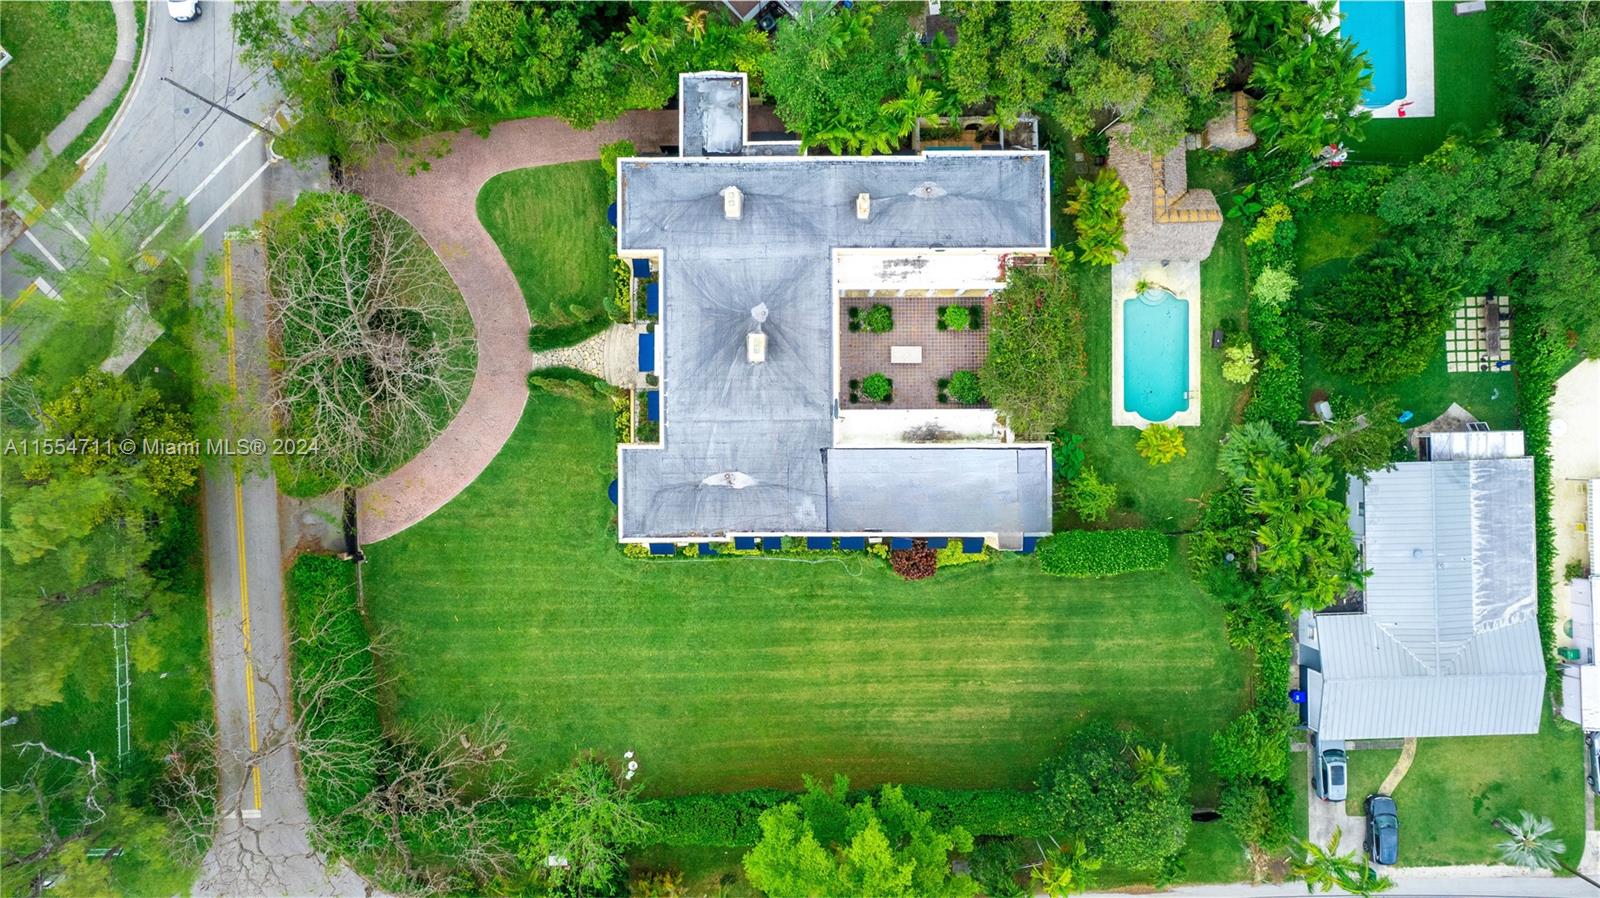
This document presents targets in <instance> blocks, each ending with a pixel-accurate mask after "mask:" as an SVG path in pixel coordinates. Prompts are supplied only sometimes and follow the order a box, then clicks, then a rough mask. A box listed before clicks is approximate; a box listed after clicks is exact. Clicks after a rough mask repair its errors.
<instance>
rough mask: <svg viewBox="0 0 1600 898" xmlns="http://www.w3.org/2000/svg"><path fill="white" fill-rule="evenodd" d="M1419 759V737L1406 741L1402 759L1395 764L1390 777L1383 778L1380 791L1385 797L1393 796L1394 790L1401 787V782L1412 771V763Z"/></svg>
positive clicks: (1401, 750)
mask: <svg viewBox="0 0 1600 898" xmlns="http://www.w3.org/2000/svg"><path fill="white" fill-rule="evenodd" d="M1416 759H1417V737H1415V736H1412V737H1410V738H1408V739H1406V743H1405V746H1404V747H1402V748H1401V749H1400V757H1399V759H1397V760H1396V761H1395V762H1394V767H1393V768H1392V769H1391V770H1390V771H1389V775H1388V776H1386V777H1384V778H1383V785H1381V786H1379V787H1378V791H1379V792H1382V793H1383V794H1384V795H1393V794H1394V790H1395V789H1397V788H1399V787H1400V781H1401V780H1403V779H1405V778H1406V774H1407V773H1409V772H1410V771H1411V762H1412V761H1415V760H1416Z"/></svg>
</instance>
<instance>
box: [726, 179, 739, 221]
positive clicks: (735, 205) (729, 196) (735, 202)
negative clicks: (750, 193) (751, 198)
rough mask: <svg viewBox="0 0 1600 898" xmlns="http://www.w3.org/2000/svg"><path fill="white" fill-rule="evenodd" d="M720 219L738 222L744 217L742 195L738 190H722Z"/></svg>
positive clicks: (733, 188) (730, 187) (732, 188)
mask: <svg viewBox="0 0 1600 898" xmlns="http://www.w3.org/2000/svg"><path fill="white" fill-rule="evenodd" d="M722 217H723V218H726V219H728V220H729V221H738V220H739V219H740V218H742V217H744V194H743V193H740V192H739V188H737V187H733V186H728V187H724V188H722Z"/></svg>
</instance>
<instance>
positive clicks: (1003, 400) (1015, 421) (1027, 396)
mask: <svg viewBox="0 0 1600 898" xmlns="http://www.w3.org/2000/svg"><path fill="white" fill-rule="evenodd" d="M1086 376H1087V363H1086V361H1085V355H1084V347H1083V307H1082V305H1081V304H1080V303H1079V301H1078V296H1077V294H1076V293H1075V292H1074V291H1073V288H1072V281H1071V280H1070V279H1069V278H1068V277H1067V276H1066V275H1065V274H1062V273H1061V272H1060V271H1059V270H1058V269H1057V268H1056V267H1055V266H1053V265H1051V266H1048V267H1044V268H1032V267H1028V266H1020V267H1013V268H1012V269H1011V270H1010V271H1009V272H1007V274H1006V287H1005V289H1004V290H1002V291H1000V292H999V293H998V294H996V295H995V298H994V310H993V320H992V321H991V322H990V324H989V357H988V358H987V359H985V360H984V363H983V371H982V372H981V373H979V375H978V382H979V383H980V384H981V386H982V387H983V395H984V396H985V397H987V398H988V400H989V401H990V402H991V403H993V404H994V407H995V408H996V409H998V410H999V411H1000V413H1001V414H1003V415H1004V416H1005V418H1006V423H1007V424H1008V425H1009V426H1010V427H1011V429H1012V430H1014V431H1016V432H1017V433H1018V434H1021V435H1023V436H1025V437H1030V438H1035V437H1042V436H1043V435H1045V434H1047V433H1049V432H1050V431H1051V430H1053V429H1055V427H1056V426H1057V425H1059V424H1061V423H1062V422H1063V421H1065V420H1066V419H1067V411H1068V409H1069V408H1070V407H1071V405H1072V398H1073V397H1074V396H1076V395H1077V394H1078V391H1079V390H1080V389H1082V388H1083V382H1084V378H1085V377H1086Z"/></svg>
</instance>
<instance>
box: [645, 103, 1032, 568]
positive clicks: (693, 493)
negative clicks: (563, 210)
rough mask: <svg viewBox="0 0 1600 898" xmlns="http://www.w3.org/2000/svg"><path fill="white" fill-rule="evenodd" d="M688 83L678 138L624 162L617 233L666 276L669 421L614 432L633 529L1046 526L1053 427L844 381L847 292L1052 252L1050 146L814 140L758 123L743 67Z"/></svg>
mask: <svg viewBox="0 0 1600 898" xmlns="http://www.w3.org/2000/svg"><path fill="white" fill-rule="evenodd" d="M679 87H680V94H679V96H680V103H679V110H680V116H681V121H680V146H681V150H680V155H679V156H678V157H675V158H674V157H665V158H630V159H623V160H621V161H620V162H619V164H618V172H617V187H618V191H617V196H618V212H617V253H618V255H619V256H621V257H622V258H625V259H634V260H639V259H646V260H649V263H650V265H651V267H652V269H653V270H654V271H655V272H656V274H657V276H658V277H659V284H660V290H659V305H658V308H659V320H658V321H656V322H655V323H654V324H653V325H651V330H650V332H649V333H647V334H642V335H641V339H645V338H649V339H650V341H651V346H652V349H653V352H652V356H653V357H652V358H651V359H650V360H649V365H650V367H651V368H652V369H653V370H652V372H651V373H652V374H653V375H654V378H655V381H656V385H657V387H658V390H659V393H658V396H657V397H655V400H653V401H655V402H656V406H655V407H656V408H657V409H658V413H659V425H660V426H659V433H660V439H659V442H654V443H631V444H622V445H620V446H619V447H618V459H617V466H618V477H617V480H618V484H617V487H618V488H617V499H618V503H617V504H618V514H617V518H618V538H619V539H620V540H621V541H623V542H636V543H647V542H648V543H663V542H682V541H690V540H695V541H721V540H731V539H734V538H736V537H749V536H806V537H824V536H830V537H831V536H844V535H848V536H852V537H861V536H866V537H894V536H920V537H965V538H975V537H982V538H984V539H985V540H986V541H987V542H989V543H990V544H993V545H997V546H999V547H1001V548H1012V549H1016V548H1024V547H1025V545H1028V544H1031V542H1032V538H1035V537H1038V536H1042V535H1045V534H1048V533H1049V532H1050V529H1051V515H1050V505H1051V499H1050V497H1051V463H1050V447H1049V445H1048V444H1037V443H1018V442H1015V441H1014V440H1013V438H1012V437H1011V434H1010V433H1009V431H1007V430H1006V429H1005V428H1004V426H1003V424H1001V423H1000V422H998V421H997V419H996V416H995V413H994V412H993V410H992V409H971V408H947V407H940V408H929V409H903V408H895V409H892V410H891V409H863V408H849V409H841V408H840V402H839V400H838V397H839V395H840V392H841V391H840V366H839V343H840V330H841V309H842V306H841V297H843V296H844V295H845V294H846V293H847V292H848V293H850V294H851V295H857V294H858V292H859V291H891V292H894V293H895V295H897V296H901V297H912V296H918V297H926V298H927V299H926V301H927V302H928V303H929V304H930V305H929V306H928V308H929V309H930V310H931V309H932V308H934V306H933V305H932V303H935V302H936V301H938V300H937V297H939V296H955V295H978V296H982V295H985V294H986V293H987V292H991V291H993V290H995V289H998V288H999V287H1000V286H1001V285H1002V284H1003V281H1004V276H1005V275H1004V272H1005V271H1006V262H1007V259H1008V258H1009V257H1015V256H1025V255H1035V254H1041V255H1042V254H1044V253H1047V252H1048V251H1049V246H1050V232H1049V227H1050V226H1049V219H1050V208H1049V176H1048V171H1049V159H1048V156H1047V154H1045V153H1041V152H1012V151H1002V152H947V153H927V154H924V155H917V156H880V157H867V158H854V157H852V158H840V157H809V156H804V155H799V152H800V151H799V147H798V145H796V144H794V143H793V142H792V141H791V142H773V143H768V142H763V141H759V140H751V139H750V135H749V131H748V94H747V85H746V84H745V83H744V76H743V75H742V74H739V73H725V72H705V73H698V74H686V75H683V76H680V79H679ZM861 295H866V294H861ZM931 314H932V313H931V311H930V315H931ZM901 348H902V347H896V349H901ZM915 356H916V358H918V359H920V358H921V353H920V350H919V351H918V352H917V353H916V354H915ZM906 357H909V356H902V357H901V358H900V360H901V361H903V360H904V358H906ZM890 362H891V359H889V358H885V359H884V360H883V363H884V369H885V370H889V365H890ZM890 373H892V371H891V372H890ZM846 392H848V391H846ZM933 433H937V434H938V437H937V438H936V439H931V440H930V439H929V438H928V436H927V435H928V434H933ZM919 434H920V435H922V436H918V435H919Z"/></svg>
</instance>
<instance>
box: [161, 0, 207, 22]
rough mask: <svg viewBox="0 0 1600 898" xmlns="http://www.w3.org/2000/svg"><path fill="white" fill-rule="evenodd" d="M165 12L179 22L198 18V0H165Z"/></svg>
mask: <svg viewBox="0 0 1600 898" xmlns="http://www.w3.org/2000/svg"><path fill="white" fill-rule="evenodd" d="M167 14H168V15H170V16H172V18H173V19H175V20H177V21H179V22H193V21H194V20H195V19H198V18H200V0H167Z"/></svg>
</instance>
